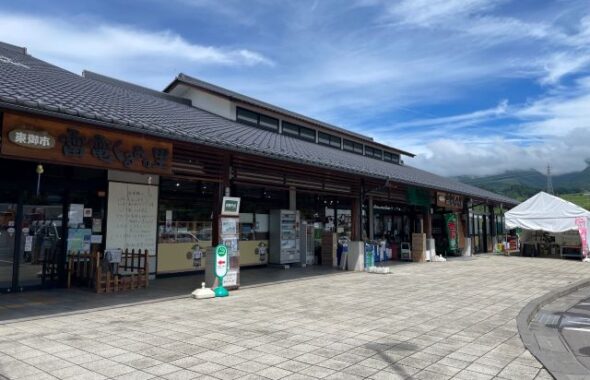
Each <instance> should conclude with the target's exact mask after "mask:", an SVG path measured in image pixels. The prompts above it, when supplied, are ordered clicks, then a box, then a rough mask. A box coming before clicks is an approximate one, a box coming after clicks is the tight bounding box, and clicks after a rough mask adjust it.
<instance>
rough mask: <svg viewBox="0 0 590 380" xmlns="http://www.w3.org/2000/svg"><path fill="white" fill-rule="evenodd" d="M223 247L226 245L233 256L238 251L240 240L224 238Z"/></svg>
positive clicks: (234, 237) (235, 237) (232, 237)
mask: <svg viewBox="0 0 590 380" xmlns="http://www.w3.org/2000/svg"><path fill="white" fill-rule="evenodd" d="M223 245H225V246H226V247H227V249H228V251H229V252H230V255H232V254H233V253H234V252H237V251H238V238H237V236H231V237H225V236H224V237H223Z"/></svg>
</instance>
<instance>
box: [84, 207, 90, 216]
mask: <svg viewBox="0 0 590 380" xmlns="http://www.w3.org/2000/svg"><path fill="white" fill-rule="evenodd" d="M84 217H85V218H92V209H91V208H85V209H84Z"/></svg>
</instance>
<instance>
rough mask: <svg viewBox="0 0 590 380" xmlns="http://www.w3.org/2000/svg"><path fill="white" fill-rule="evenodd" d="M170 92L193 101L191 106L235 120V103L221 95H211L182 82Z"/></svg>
mask: <svg viewBox="0 0 590 380" xmlns="http://www.w3.org/2000/svg"><path fill="white" fill-rule="evenodd" d="M170 93H171V94H173V95H176V96H180V97H183V98H186V99H190V100H191V101H192V102H193V106H195V107H197V108H201V109H204V110H206V111H209V112H211V113H214V114H217V115H219V116H223V117H225V118H226V119H231V120H236V106H235V104H233V103H232V102H231V101H229V100H228V99H225V98H223V97H221V96H217V95H213V94H210V93H208V92H205V91H202V90H198V89H195V88H192V87H188V86H185V85H182V84H179V85H177V86H176V87H175V88H174V89H173V90H172V91H170Z"/></svg>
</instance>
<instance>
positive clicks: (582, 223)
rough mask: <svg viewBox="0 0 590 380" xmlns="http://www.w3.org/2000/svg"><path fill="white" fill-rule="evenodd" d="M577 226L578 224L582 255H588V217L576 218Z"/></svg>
mask: <svg viewBox="0 0 590 380" xmlns="http://www.w3.org/2000/svg"><path fill="white" fill-rule="evenodd" d="M576 226H578V232H579V233H580V241H581V242H582V256H584V257H588V225H587V224H586V218H585V217H578V218H576Z"/></svg>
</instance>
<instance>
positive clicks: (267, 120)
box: [236, 107, 279, 132]
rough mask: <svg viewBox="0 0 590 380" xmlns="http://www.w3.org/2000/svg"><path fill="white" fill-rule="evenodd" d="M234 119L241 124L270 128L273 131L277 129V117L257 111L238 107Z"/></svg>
mask: <svg viewBox="0 0 590 380" xmlns="http://www.w3.org/2000/svg"><path fill="white" fill-rule="evenodd" d="M236 120H237V121H238V122H240V123H243V124H248V125H252V126H254V127H260V128H265V129H270V130H273V131H275V132H278V130H279V120H278V119H275V118H274V117H270V116H266V115H261V114H259V113H257V112H254V111H250V110H247V109H244V108H240V107H237V108H236Z"/></svg>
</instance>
